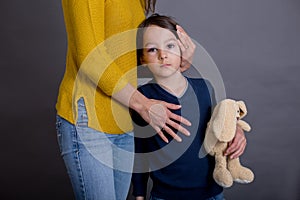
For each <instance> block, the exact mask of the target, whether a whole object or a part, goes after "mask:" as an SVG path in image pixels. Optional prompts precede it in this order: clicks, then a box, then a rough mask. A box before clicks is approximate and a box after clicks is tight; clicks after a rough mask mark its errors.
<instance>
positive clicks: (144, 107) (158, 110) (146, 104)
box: [129, 90, 191, 143]
mask: <svg viewBox="0 0 300 200" xmlns="http://www.w3.org/2000/svg"><path fill="white" fill-rule="evenodd" d="M129 107H130V108H132V109H134V110H135V111H136V112H138V113H139V114H140V116H141V117H142V118H143V119H144V120H145V121H146V122H147V123H149V124H150V125H151V126H152V127H153V128H154V130H155V131H156V132H157V133H158V134H159V136H160V137H161V138H162V139H163V140H164V141H165V142H167V143H168V142H169V141H168V139H167V137H166V136H165V135H164V131H165V132H166V133H168V134H169V135H171V136H172V137H173V138H174V139H175V140H176V141H178V142H181V141H182V139H181V138H180V137H179V136H178V135H177V134H176V133H174V131H173V130H172V129H171V128H170V127H172V128H174V129H176V130H178V131H180V132H181V133H183V134H184V135H187V136H189V135H190V133H189V131H188V130H187V129H185V128H184V127H182V126H181V125H180V124H179V123H176V122H175V121H177V122H180V123H182V124H185V125H187V126H190V125H191V123H190V122H189V121H188V120H187V119H185V118H183V117H181V116H179V115H176V114H174V113H172V112H171V111H170V110H177V109H180V107H181V106H180V105H175V104H171V103H167V102H164V101H159V100H155V99H148V98H147V97H145V96H144V95H142V94H141V93H140V92H139V91H137V90H136V91H135V92H134V93H133V94H132V96H131V98H130V102H129Z"/></svg>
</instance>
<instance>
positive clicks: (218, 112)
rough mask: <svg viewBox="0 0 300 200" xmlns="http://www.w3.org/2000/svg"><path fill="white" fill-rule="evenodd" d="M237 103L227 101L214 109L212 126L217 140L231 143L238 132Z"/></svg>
mask: <svg viewBox="0 0 300 200" xmlns="http://www.w3.org/2000/svg"><path fill="white" fill-rule="evenodd" d="M235 107H236V106H235V101H234V100H231V99H225V100H223V101H221V102H219V103H218V104H217V106H216V108H215V109H214V112H213V115H212V120H211V126H212V131H213V133H214V135H215V136H216V138H217V139H218V140H219V141H222V142H229V141H231V140H232V139H233V137H234V135H235V132H236V123H237V118H236V108H235Z"/></svg>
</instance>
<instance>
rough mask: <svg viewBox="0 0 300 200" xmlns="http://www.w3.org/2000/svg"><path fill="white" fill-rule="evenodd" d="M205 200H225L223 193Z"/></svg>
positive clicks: (155, 198) (151, 198) (152, 199)
mask: <svg viewBox="0 0 300 200" xmlns="http://www.w3.org/2000/svg"><path fill="white" fill-rule="evenodd" d="M150 200H164V199H161V198H157V197H153V196H151V197H150ZM206 200H225V199H224V195H223V193H220V194H218V195H216V196H214V197H210V198H208V199H206Z"/></svg>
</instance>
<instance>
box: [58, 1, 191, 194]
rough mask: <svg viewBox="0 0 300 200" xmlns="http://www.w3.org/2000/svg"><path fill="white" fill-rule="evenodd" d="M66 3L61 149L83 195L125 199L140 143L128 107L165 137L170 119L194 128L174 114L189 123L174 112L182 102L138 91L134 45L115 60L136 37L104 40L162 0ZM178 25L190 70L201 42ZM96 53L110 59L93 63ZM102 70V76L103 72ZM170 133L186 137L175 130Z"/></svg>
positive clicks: (131, 24)
mask: <svg viewBox="0 0 300 200" xmlns="http://www.w3.org/2000/svg"><path fill="white" fill-rule="evenodd" d="M62 6H63V11H64V18H65V25H66V32H67V36H68V51H67V58H66V71H65V74H64V77H63V80H62V82H61V85H60V89H59V95H58V99H57V104H56V109H57V123H56V128H57V134H58V142H59V146H60V150H61V155H62V157H63V159H64V162H65V165H66V168H67V171H68V174H69V177H70V180H71V183H72V187H73V190H74V193H75V197H76V199H97V200H99V199H105V200H114V199H117V200H124V199H126V196H127V193H128V189H129V185H130V179H131V170H132V165H133V154H132V152H133V148H134V142H133V137H132V135H133V132H132V124H131V118H130V116H129V114H128V110H127V109H125V107H124V106H127V107H130V108H132V109H134V110H135V111H137V112H138V113H139V114H140V115H141V116H142V117H143V118H144V119H145V120H146V121H147V122H148V123H150V124H151V125H152V127H153V128H154V129H155V130H156V131H157V132H158V133H159V134H160V136H161V137H162V139H163V140H165V141H167V140H166V137H165V136H164V135H163V133H162V131H161V129H162V128H163V127H165V125H166V124H168V125H169V126H173V128H175V129H177V130H179V131H181V132H182V133H184V134H186V135H188V131H187V130H186V129H185V128H183V127H182V126H180V125H178V124H177V123H174V122H173V120H177V121H181V122H182V123H183V124H186V125H190V123H189V121H187V120H186V119H184V118H181V117H179V116H177V115H175V114H173V113H172V112H170V111H169V109H178V108H179V106H177V105H173V104H168V103H165V102H162V101H157V100H152V99H148V98H146V97H145V96H143V95H142V94H141V93H140V92H138V91H137V90H136V89H135V86H136V83H135V82H136V76H135V75H134V73H133V75H130V76H128V77H127V72H128V71H131V72H132V71H135V70H134V69H135V67H136V55H135V51H132V52H126V54H124V55H121V56H120V57H118V58H116V59H110V58H109V57H110V55H112V54H113V52H114V49H115V48H117V49H119V48H121V47H122V46H127V45H128V44H130V38H128V39H126V38H125V40H122V41H119V42H118V43H112V44H107V45H106V43H105V41H106V40H107V39H108V38H110V37H111V36H113V35H116V34H119V33H122V32H126V31H128V30H131V29H134V28H136V27H137V26H138V24H139V23H140V22H141V21H142V20H143V19H144V18H145V14H144V13H145V12H146V13H147V12H149V11H151V10H152V11H153V9H154V7H155V0H144V1H143V0H114V1H113V0H106V1H105V0H63V1H62ZM178 29H179V30H181V33H180V35H181V40H182V41H183V43H180V44H179V45H180V46H181V47H182V48H183V50H182V51H183V52H184V54H185V55H186V58H187V59H186V60H185V62H183V66H182V67H183V68H182V69H186V68H187V67H188V66H189V65H190V64H189V62H187V60H189V59H190V58H191V57H192V54H193V51H194V48H195V45H194V44H193V43H192V42H191V40H190V38H189V37H188V36H187V35H186V33H185V32H184V31H183V30H182V29H181V28H180V27H179V28H178ZM123 39H124V38H123ZM103 42H104V43H103ZM133 43H134V41H133ZM101 44H104V45H102V46H101ZM99 45H100V48H96V47H98V46H99ZM95 49H96V51H95ZM98 50H99V51H98ZM95 52H97V53H99V57H98V59H96V60H97V62H98V61H99V62H104V60H105V61H107V60H109V61H107V62H105V63H102V64H103V65H98V64H99V63H97V62H95V63H92V64H91V63H90V60H89V58H91V57H92V56H90V55H91V53H92V54H93V55H95V54H94V53H95ZM111 60H112V61H111ZM87 63H88V64H87ZM96 63H97V65H96ZM100 64H101V63H100ZM99 71H101V76H99V77H96V76H95V73H98V72H99ZM79 72H80V73H79ZM124 75H125V76H126V77H127V78H124ZM120 80H121V81H120ZM115 100H116V101H117V102H116V101H115ZM120 103H121V104H122V105H123V106H122V105H121V104H120ZM158 107H159V109H156V108H158ZM162 110H163V111H164V112H163V114H160V111H162ZM168 134H170V135H171V136H172V137H174V138H175V139H176V140H178V141H180V140H181V139H180V138H179V137H178V136H177V135H176V134H175V133H174V132H173V131H172V130H171V129H170V130H169V131H168ZM128 152H129V153H128Z"/></svg>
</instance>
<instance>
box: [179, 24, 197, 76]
mask: <svg viewBox="0 0 300 200" xmlns="http://www.w3.org/2000/svg"><path fill="white" fill-rule="evenodd" d="M177 34H178V37H179V40H178V45H179V47H180V49H181V53H182V55H181V56H182V61H181V65H180V66H181V68H180V69H181V71H182V72H183V71H185V70H187V69H188V68H189V67H190V66H191V64H192V61H193V56H194V53H195V49H196V45H195V43H194V42H193V41H192V39H191V38H190V37H189V35H188V34H187V33H186V32H185V31H184V30H183V28H182V27H181V26H179V25H177Z"/></svg>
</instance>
